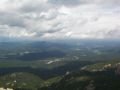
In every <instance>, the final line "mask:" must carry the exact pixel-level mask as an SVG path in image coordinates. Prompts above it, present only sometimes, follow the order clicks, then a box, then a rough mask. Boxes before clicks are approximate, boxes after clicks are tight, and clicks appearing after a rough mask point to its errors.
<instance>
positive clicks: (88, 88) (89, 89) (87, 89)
mask: <svg viewBox="0 0 120 90" xmlns="http://www.w3.org/2000/svg"><path fill="white" fill-rule="evenodd" d="M93 83H94V81H90V82H89V84H88V85H87V86H86V87H85V90H95V86H94V84H93Z"/></svg>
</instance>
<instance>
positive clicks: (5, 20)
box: [0, 0, 120, 40]
mask: <svg viewBox="0 0 120 90" xmlns="http://www.w3.org/2000/svg"><path fill="white" fill-rule="evenodd" d="M0 6H1V7H0V38H3V37H4V38H11V39H15V38H16V39H29V40H39V39H65V38H77V39H79V38H80V39H81V38H82V39H84V38H91V39H96V38H98V39H105V38H110V39H111V38H112V39H119V38H120V0H35V1H33V0H0ZM0 40H1V39H0Z"/></svg>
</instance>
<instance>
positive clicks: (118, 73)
mask: <svg viewBox="0 0 120 90" xmlns="http://www.w3.org/2000/svg"><path fill="white" fill-rule="evenodd" d="M115 74H116V75H119V76H120V65H118V66H117V68H116V71H115Z"/></svg>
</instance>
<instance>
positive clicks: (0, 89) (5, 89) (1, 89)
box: [0, 88, 13, 90]
mask: <svg viewBox="0 0 120 90" xmlns="http://www.w3.org/2000/svg"><path fill="white" fill-rule="evenodd" d="M0 90H13V89H12V88H0Z"/></svg>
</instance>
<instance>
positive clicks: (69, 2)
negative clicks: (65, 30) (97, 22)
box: [48, 0, 80, 6]
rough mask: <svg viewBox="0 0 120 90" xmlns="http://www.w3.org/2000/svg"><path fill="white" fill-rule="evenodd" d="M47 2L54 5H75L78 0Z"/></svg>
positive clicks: (52, 0) (78, 2)
mask: <svg viewBox="0 0 120 90" xmlns="http://www.w3.org/2000/svg"><path fill="white" fill-rule="evenodd" d="M48 2H49V3H52V4H56V5H68V6H76V5H79V4H80V0H48Z"/></svg>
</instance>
